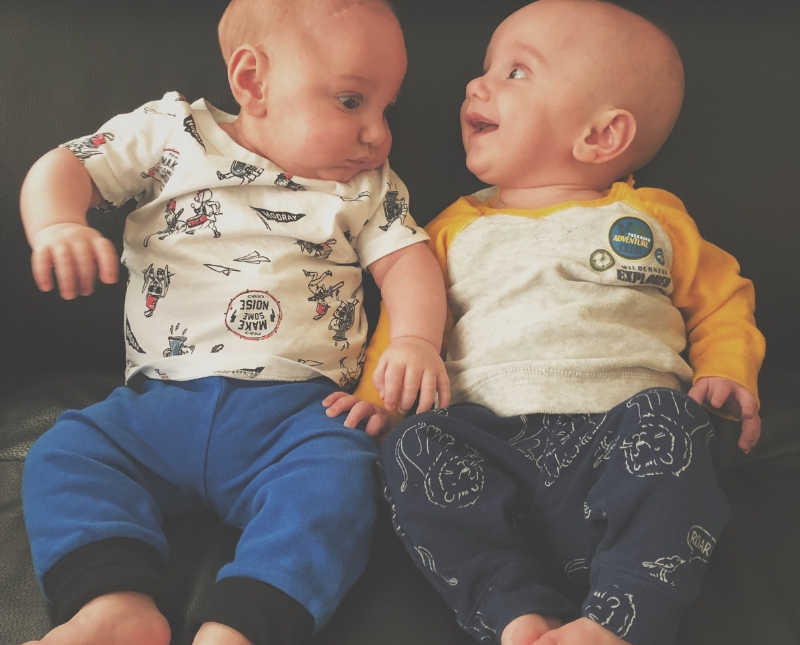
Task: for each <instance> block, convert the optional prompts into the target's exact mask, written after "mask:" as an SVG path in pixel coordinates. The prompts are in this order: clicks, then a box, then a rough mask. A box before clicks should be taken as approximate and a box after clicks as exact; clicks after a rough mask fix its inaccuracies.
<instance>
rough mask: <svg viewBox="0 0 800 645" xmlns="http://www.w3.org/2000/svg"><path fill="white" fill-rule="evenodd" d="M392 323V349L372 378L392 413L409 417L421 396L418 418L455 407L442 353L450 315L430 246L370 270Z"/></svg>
mask: <svg viewBox="0 0 800 645" xmlns="http://www.w3.org/2000/svg"><path fill="white" fill-rule="evenodd" d="M369 270H370V272H371V273H372V276H373V277H374V278H375V282H376V284H377V285H378V287H379V288H380V290H381V297H382V300H383V304H384V306H385V308H386V312H387V314H388V317H389V319H390V320H391V321H392V322H391V334H390V340H389V346H388V347H387V348H386V350H385V351H384V352H383V354H382V355H381V357H380V360H379V361H378V365H377V368H376V369H375V371H374V373H373V380H374V383H375V387H376V388H377V390H378V393H379V395H380V397H381V399H383V402H384V404H385V405H386V409H387V410H389V411H390V412H392V411H395V410H397V411H399V412H407V411H408V410H410V409H411V406H412V405H413V403H414V400H415V399H416V398H417V393H419V405H418V406H417V412H424V411H425V410H428V409H429V408H431V407H432V406H433V404H434V402H435V396H436V394H438V396H439V405H440V406H442V407H445V406H447V405H448V403H449V402H450V385H449V381H448V378H447V373H446V371H445V368H444V362H443V361H442V358H441V355H440V352H441V347H442V336H443V333H444V325H445V316H446V313H447V304H446V296H445V290H444V278H443V277H442V271H441V268H440V266H439V263H438V262H437V260H436V258H435V257H434V256H433V253H432V252H431V250H430V248H429V247H428V245H427V244H426V243H422V242H420V243H417V244H412V245H410V246H406V247H404V248H402V249H400V250H398V251H395V252H394V253H390V254H389V255H387V256H384V257H382V258H380V259H379V260H377V261H375V262H373V263H372V264H371V265H370V266H369Z"/></svg>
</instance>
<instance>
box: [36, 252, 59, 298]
mask: <svg viewBox="0 0 800 645" xmlns="http://www.w3.org/2000/svg"><path fill="white" fill-rule="evenodd" d="M31 271H32V272H33V281H34V282H35V283H36V286H37V287H38V288H39V290H40V291H52V289H53V286H54V283H53V256H52V254H51V253H50V249H49V248H44V249H38V250H35V251H34V252H33V253H32V254H31Z"/></svg>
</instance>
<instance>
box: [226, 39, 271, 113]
mask: <svg viewBox="0 0 800 645" xmlns="http://www.w3.org/2000/svg"><path fill="white" fill-rule="evenodd" d="M268 68H269V58H268V57H267V55H266V54H265V53H264V52H263V51H261V50H260V49H259V48H258V47H253V46H251V45H242V46H240V47H238V48H237V49H236V50H235V51H234V52H233V54H231V57H230V59H229V60H228V84H229V85H230V87H231V92H232V93H233V98H235V99H236V102H237V103H238V104H239V106H240V107H241V108H242V110H243V111H244V112H247V113H248V114H249V115H250V116H255V117H261V116H264V115H266V113H267V100H266V99H267V83H266V78H267V69H268Z"/></svg>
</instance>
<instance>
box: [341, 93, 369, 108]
mask: <svg viewBox="0 0 800 645" xmlns="http://www.w3.org/2000/svg"><path fill="white" fill-rule="evenodd" d="M336 98H337V99H338V100H339V103H341V104H342V105H343V106H344V107H345V108H347V109H348V110H355V109H357V108H359V107H361V104H362V103H363V102H364V97H363V96H361V94H342V95H340V96H337V97H336Z"/></svg>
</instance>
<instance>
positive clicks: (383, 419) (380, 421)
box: [364, 412, 389, 437]
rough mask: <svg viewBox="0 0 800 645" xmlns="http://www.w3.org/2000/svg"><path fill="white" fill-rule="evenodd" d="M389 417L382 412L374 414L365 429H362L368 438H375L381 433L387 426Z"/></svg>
mask: <svg viewBox="0 0 800 645" xmlns="http://www.w3.org/2000/svg"><path fill="white" fill-rule="evenodd" d="M388 422H389V416H388V415H387V414H385V413H383V412H375V414H373V415H372V416H371V417H370V418H369V421H367V427H366V428H364V432H366V433H367V434H368V435H369V436H370V437H377V436H378V435H379V434H380V433H381V431H382V430H383V429H384V428H385V427H387V426H388Z"/></svg>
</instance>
